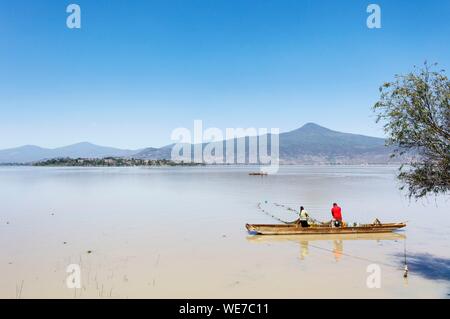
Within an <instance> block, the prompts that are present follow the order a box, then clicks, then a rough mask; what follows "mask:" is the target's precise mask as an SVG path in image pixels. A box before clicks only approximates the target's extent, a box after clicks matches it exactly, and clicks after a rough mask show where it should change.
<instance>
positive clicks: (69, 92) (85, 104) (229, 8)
mask: <svg viewBox="0 0 450 319" xmlns="http://www.w3.org/2000/svg"><path fill="white" fill-rule="evenodd" d="M71 3H76V4H78V5H79V6H80V8H81V28H80V29H69V28H68V27H67V25H66V19H67V17H68V16H69V13H67V12H66V7H67V6H68V5H69V4H71ZM371 3H376V4H378V5H379V6H380V8H381V28H380V29H369V28H368V27H367V25H366V20H367V17H368V16H369V15H370V14H369V13H367V12H366V9H367V6H368V5H369V4H371ZM449 21H450V1H446V0H428V1H425V0H423V1H418V0H396V1H379V0H370V1H362V0H341V1H336V0H146V1H144V0H142V1H139V0H134V1H133V0H128V1H125V0H95V1H94V0H70V1H63V0H57V1H56V0H28V1H25V0H0V149H4V148H10V147H17V146H20V145H27V144H33V145H39V146H43V147H59V146H64V145H68V144H73V143H78V142H82V141H89V142H92V143H95V144H99V145H105V146H114V147H121V148H129V149H137V148H143V147H150V146H154V147H158V146H163V145H166V144H169V143H171V142H172V141H171V133H172V131H173V130H174V129H176V128H178V127H186V128H188V129H193V125H194V120H202V121H203V126H204V128H208V127H217V128H220V129H222V130H224V131H225V129H226V128H238V127H243V128H249V127H255V128H268V129H270V128H279V129H280V131H281V132H286V131H290V130H293V129H296V128H298V127H300V126H302V125H303V124H305V123H307V122H315V123H317V124H320V125H322V126H325V127H328V128H331V129H334V130H338V131H344V132H351V133H358V134H365V135H371V136H380V137H382V136H383V131H382V129H381V126H380V125H379V124H376V123H375V116H374V114H373V112H372V110H371V107H372V105H373V104H374V103H375V102H376V101H377V98H378V97H379V91H378V88H379V86H380V85H381V84H382V83H383V82H386V81H390V80H393V78H394V76H395V74H402V73H407V72H409V71H412V70H413V68H414V66H415V65H418V66H420V65H422V64H423V63H424V61H425V60H427V61H429V62H437V63H439V66H440V68H444V69H448V68H449V66H450V22H449Z"/></svg>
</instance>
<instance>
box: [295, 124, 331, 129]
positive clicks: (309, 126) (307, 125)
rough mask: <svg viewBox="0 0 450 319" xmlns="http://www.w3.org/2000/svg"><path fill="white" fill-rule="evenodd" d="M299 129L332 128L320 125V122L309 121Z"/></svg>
mask: <svg viewBox="0 0 450 319" xmlns="http://www.w3.org/2000/svg"><path fill="white" fill-rule="evenodd" d="M299 130H322V131H330V129H328V128H326V127H323V126H320V125H319V124H316V123H313V122H308V123H306V124H305V125H303V126H302V127H300V128H299Z"/></svg>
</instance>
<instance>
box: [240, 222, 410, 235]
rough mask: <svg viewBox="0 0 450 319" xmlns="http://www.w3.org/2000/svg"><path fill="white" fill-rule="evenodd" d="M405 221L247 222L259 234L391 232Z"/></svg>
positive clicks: (249, 227)
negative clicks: (339, 224) (346, 224)
mask: <svg viewBox="0 0 450 319" xmlns="http://www.w3.org/2000/svg"><path fill="white" fill-rule="evenodd" d="M405 226H406V224H405V223H382V224H365V225H359V226H356V227H330V226H323V225H320V226H319V225H316V226H311V227H307V228H303V227H301V226H300V225H297V224H287V225H283V224H246V225H245V228H247V230H248V231H249V232H250V233H254V234H259V235H312V234H316V235H324V234H373V233H390V232H393V231H395V230H398V229H400V228H403V227H405Z"/></svg>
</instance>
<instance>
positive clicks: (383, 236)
mask: <svg viewBox="0 0 450 319" xmlns="http://www.w3.org/2000/svg"><path fill="white" fill-rule="evenodd" d="M404 239H406V236H405V235H404V234H398V233H376V234H327V235H252V236H248V237H247V240H248V241H249V242H252V243H273V242H283V241H288V242H297V243H299V244H300V259H301V260H303V259H305V258H306V257H307V256H308V255H309V249H310V247H314V248H319V249H323V250H328V251H330V252H332V253H333V256H334V259H335V260H336V261H337V262H338V261H339V260H341V258H342V255H343V254H344V241H347V240H373V241H377V242H378V241H382V240H404ZM324 241H327V242H329V241H332V243H333V249H332V250H329V249H326V248H323V247H318V246H315V245H314V244H312V243H311V242H324Z"/></svg>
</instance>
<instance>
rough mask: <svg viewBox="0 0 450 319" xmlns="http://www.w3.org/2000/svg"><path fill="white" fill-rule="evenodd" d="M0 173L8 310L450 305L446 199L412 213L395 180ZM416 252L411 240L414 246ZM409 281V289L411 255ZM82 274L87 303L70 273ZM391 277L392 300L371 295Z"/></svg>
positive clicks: (349, 171) (374, 169)
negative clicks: (373, 228)
mask: <svg viewBox="0 0 450 319" xmlns="http://www.w3.org/2000/svg"><path fill="white" fill-rule="evenodd" d="M256 169H257V168H255V167H250V166H234V167H233V166H230V167H220V166H211V167H192V168H188V167H175V168H34V167H2V168H0V271H1V274H2V275H1V276H0V297H1V298H19V297H20V298H44V297H50V298H74V297H75V298H78V297H82V298H83V297H85V298H91V297H92V298H98V297H105V298H106V297H117V298H126V297H137V298H165V297H171V298H194V297H200V298H201V297H203V298H214V297H225V298H232V297H251V298H257V297H267V298H297V297H305V298H307V297H357V298H359V297H362V298H364V297H376V298H377V297H388V298H390V297H394V298H403V297H419V298H428V297H438V298H448V294H449V293H450V240H449V239H450V238H449V237H450V217H449V216H448V212H449V208H450V203H449V197H448V195H447V196H441V197H439V198H429V199H428V200H423V201H419V202H415V201H413V200H412V201H409V200H408V198H407V197H405V194H404V193H402V192H400V191H399V190H398V184H397V181H396V179H395V173H396V169H397V167H394V166H282V167H281V170H280V172H279V173H278V174H277V175H271V176H266V177H260V176H248V173H249V172H251V171H254V170H256ZM334 201H336V202H338V203H339V204H340V205H341V207H342V209H343V215H344V220H346V221H349V222H352V223H353V222H359V223H371V222H372V221H373V220H374V219H375V218H378V219H380V220H381V221H382V222H400V221H408V226H407V228H406V230H405V231H403V232H399V233H398V234H399V235H376V236H372V235H370V236H361V237H358V238H355V237H352V236H349V237H336V236H334V237H333V236H331V237H330V236H328V237H327V236H325V237H323V236H322V237H317V236H313V237H311V236H309V237H301V236H294V237H283V236H280V237H275V238H274V237H261V236H257V237H254V236H250V235H249V234H248V233H247V231H246V229H245V227H244V226H245V224H246V223H278V221H277V220H274V219H273V218H272V217H270V216H268V215H266V214H264V213H263V212H261V211H260V210H258V203H262V205H263V207H264V209H265V210H267V211H269V212H270V213H271V214H273V215H275V216H277V217H279V218H281V219H283V220H294V219H295V218H296V215H295V214H293V213H292V212H289V211H287V210H286V209H285V208H283V207H279V206H276V205H275V203H277V204H283V205H286V206H289V207H292V208H295V209H298V207H299V206H300V205H303V206H305V208H306V209H307V210H308V212H309V213H310V215H312V217H314V218H316V219H318V220H329V219H330V213H329V211H330V206H331V204H332V202H334ZM405 238H406V239H405ZM405 244H406V252H407V262H408V264H409V268H410V273H409V277H408V279H406V280H405V279H404V278H403V270H402V269H403V265H404V248H405ZM69 264H79V265H80V267H81V281H82V288H81V289H68V288H67V286H66V278H67V276H68V273H66V267H67V266H68V265H69ZM370 264H378V265H379V266H380V267H381V288H372V289H370V288H368V287H367V285H366V280H367V277H368V276H369V275H370V273H368V272H367V266H368V265H370Z"/></svg>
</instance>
